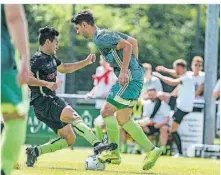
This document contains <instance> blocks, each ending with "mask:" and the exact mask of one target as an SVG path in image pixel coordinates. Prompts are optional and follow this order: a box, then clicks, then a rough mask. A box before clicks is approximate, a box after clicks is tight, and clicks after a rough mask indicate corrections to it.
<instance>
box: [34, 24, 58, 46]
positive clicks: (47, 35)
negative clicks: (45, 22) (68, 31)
mask: <svg viewBox="0 0 221 175" xmlns="http://www.w3.org/2000/svg"><path fill="white" fill-rule="evenodd" d="M38 32H39V36H38V41H39V44H40V45H41V46H42V45H44V43H45V41H46V40H47V39H49V40H50V41H53V40H54V39H55V38H56V36H58V35H59V32H58V31H57V30H56V29H55V28H54V27H50V26H46V27H42V28H40V29H39V30H38Z"/></svg>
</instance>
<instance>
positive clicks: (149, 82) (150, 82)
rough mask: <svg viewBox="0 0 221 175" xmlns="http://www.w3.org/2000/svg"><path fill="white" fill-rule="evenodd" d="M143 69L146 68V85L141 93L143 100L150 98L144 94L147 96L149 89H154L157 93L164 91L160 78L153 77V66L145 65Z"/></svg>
mask: <svg viewBox="0 0 221 175" xmlns="http://www.w3.org/2000/svg"><path fill="white" fill-rule="evenodd" d="M143 67H144V68H145V76H144V85H143V89H142V92H141V98H148V97H146V96H145V95H144V94H147V93H146V92H147V89H148V88H149V87H153V88H154V89H156V91H157V92H158V91H163V87H162V84H161V82H160V80H159V78H157V77H155V76H153V75H152V66H151V64H149V63H144V64H143Z"/></svg>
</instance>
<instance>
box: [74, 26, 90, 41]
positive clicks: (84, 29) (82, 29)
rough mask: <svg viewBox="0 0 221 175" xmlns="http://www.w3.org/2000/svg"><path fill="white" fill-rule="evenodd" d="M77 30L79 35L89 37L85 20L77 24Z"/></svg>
mask: <svg viewBox="0 0 221 175" xmlns="http://www.w3.org/2000/svg"><path fill="white" fill-rule="evenodd" d="M75 30H76V33H77V34H78V35H80V36H83V37H85V38H88V37H89V36H88V32H87V26H86V24H85V23H84V22H83V23H82V24H81V25H80V24H77V25H75Z"/></svg>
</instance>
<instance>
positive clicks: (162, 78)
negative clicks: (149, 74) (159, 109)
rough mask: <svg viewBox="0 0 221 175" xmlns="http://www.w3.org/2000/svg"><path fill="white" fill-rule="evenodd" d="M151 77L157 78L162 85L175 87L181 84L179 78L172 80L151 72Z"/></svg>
mask: <svg viewBox="0 0 221 175" xmlns="http://www.w3.org/2000/svg"><path fill="white" fill-rule="evenodd" d="M153 75H154V76H156V77H158V78H159V79H160V80H162V81H163V82H164V83H166V84H168V85H170V86H177V85H179V84H180V83H181V81H180V79H179V78H177V79H174V78H170V77H166V76H163V75H161V74H160V73H158V72H153Z"/></svg>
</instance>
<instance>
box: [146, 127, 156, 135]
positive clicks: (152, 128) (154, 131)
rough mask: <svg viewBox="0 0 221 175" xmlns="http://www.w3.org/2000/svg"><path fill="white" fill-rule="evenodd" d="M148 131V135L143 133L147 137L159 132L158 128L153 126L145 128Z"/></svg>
mask: <svg viewBox="0 0 221 175" xmlns="http://www.w3.org/2000/svg"><path fill="white" fill-rule="evenodd" d="M146 127H147V128H148V129H149V131H150V132H149V133H145V134H147V135H153V134H154V133H157V132H160V129H159V128H155V127H154V126H146Z"/></svg>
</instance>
